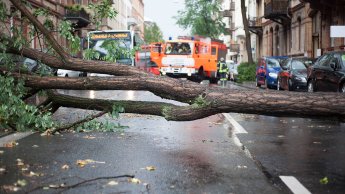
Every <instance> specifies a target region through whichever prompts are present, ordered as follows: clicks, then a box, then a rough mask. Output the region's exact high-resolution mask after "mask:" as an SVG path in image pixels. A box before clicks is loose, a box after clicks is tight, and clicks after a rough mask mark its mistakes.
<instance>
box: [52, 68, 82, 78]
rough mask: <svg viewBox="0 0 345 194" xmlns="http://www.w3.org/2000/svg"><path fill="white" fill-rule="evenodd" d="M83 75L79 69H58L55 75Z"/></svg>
mask: <svg viewBox="0 0 345 194" xmlns="http://www.w3.org/2000/svg"><path fill="white" fill-rule="evenodd" d="M83 75H84V73H83V72H81V71H72V70H67V69H58V71H57V76H59V77H82V76H83Z"/></svg>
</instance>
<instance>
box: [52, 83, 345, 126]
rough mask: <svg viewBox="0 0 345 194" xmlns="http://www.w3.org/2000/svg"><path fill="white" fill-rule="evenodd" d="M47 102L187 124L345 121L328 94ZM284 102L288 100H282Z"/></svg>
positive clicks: (338, 99) (231, 93) (336, 99)
mask: <svg viewBox="0 0 345 194" xmlns="http://www.w3.org/2000/svg"><path fill="white" fill-rule="evenodd" d="M48 94H49V95H50V97H51V99H52V100H53V101H54V102H55V103H57V104H59V105H60V106H64V107H73V108H81V109H91V110H99V111H104V110H109V108H110V107H112V106H113V105H114V104H116V105H119V106H122V107H124V109H125V112H126V113H137V114H147V115H156V116H161V117H164V118H165V119H167V120H173V121H191V120H196V119H201V118H205V117H208V116H211V115H214V114H217V113H228V112H237V113H246V114H261V115H268V116H287V117H312V118H313V117H317V118H319V117H322V118H326V117H328V118H330V117H332V118H334V117H336V118H339V119H344V118H345V109H344V106H345V99H344V96H343V95H341V94H339V95H334V94H332V93H318V94H309V93H301V92H299V93H297V92H276V91H274V92H265V93H264V92H260V91H254V90H251V91H243V90H230V89H223V90H219V91H216V90H214V91H210V92H208V93H207V95H206V96H205V97H204V98H203V99H199V100H200V101H201V102H199V103H195V104H192V105H189V106H176V105H172V104H169V103H163V102H140V101H119V100H102V99H89V98H82V97H75V96H68V95H64V94H59V93H56V92H55V93H52V92H48ZM286 99H288V100H286Z"/></svg>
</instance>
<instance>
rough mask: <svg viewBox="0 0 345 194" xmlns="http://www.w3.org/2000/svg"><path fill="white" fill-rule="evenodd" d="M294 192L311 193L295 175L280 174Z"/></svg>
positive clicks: (295, 193) (297, 193)
mask: <svg viewBox="0 0 345 194" xmlns="http://www.w3.org/2000/svg"><path fill="white" fill-rule="evenodd" d="M279 178H280V179H281V180H282V181H283V182H284V183H285V184H286V185H287V186H288V187H289V189H290V190H291V191H292V192H293V193H294V194H311V192H310V191H308V189H306V188H305V187H304V186H303V185H302V184H301V183H300V182H299V181H298V180H297V179H296V178H295V177H293V176H279Z"/></svg>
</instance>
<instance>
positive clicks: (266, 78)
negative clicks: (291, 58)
mask: <svg viewBox="0 0 345 194" xmlns="http://www.w3.org/2000/svg"><path fill="white" fill-rule="evenodd" d="M283 59H287V57H285V56H276V57H261V58H260V59H259V61H258V63H257V67H256V78H255V83H256V86H257V87H260V86H261V85H264V86H265V88H276V87H277V77H278V73H279V71H280V70H281V67H280V62H281V61H282V60H283Z"/></svg>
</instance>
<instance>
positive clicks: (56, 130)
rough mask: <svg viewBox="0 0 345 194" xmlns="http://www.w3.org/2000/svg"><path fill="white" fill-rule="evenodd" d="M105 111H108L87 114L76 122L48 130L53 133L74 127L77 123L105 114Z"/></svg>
mask: <svg viewBox="0 0 345 194" xmlns="http://www.w3.org/2000/svg"><path fill="white" fill-rule="evenodd" d="M107 113H108V111H102V112H99V113H97V114H94V115H89V116H87V117H86V118H84V119H81V120H79V121H76V122H74V123H71V124H68V125H65V126H62V127H60V128H56V129H54V130H51V131H50V132H51V133H52V134H54V133H56V132H59V131H63V130H67V129H71V128H74V127H76V126H78V125H80V124H83V123H86V122H89V121H92V120H94V119H96V118H99V117H101V116H103V115H105V114H107Z"/></svg>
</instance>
